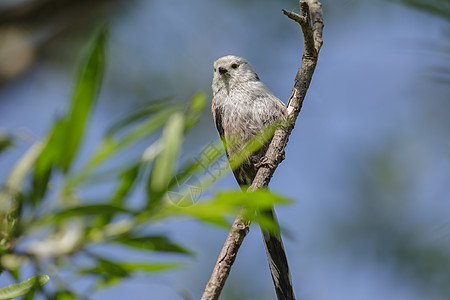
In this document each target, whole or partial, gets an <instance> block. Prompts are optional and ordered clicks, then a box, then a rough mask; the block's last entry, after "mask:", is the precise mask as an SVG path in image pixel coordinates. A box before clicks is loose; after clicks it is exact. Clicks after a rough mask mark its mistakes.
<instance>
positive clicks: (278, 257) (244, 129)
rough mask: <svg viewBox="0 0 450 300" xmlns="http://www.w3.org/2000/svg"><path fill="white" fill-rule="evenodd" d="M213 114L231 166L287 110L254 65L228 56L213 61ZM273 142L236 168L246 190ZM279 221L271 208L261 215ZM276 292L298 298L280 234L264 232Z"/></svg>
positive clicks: (290, 297)
mask: <svg viewBox="0 0 450 300" xmlns="http://www.w3.org/2000/svg"><path fill="white" fill-rule="evenodd" d="M212 91H213V99H212V104H211V111H212V115H213V119H214V123H215V125H216V128H217V131H218V133H219V136H220V138H221V139H222V141H223V144H224V147H225V152H226V154H227V156H228V159H229V160H230V164H231V165H233V164H232V161H231V160H232V159H233V154H235V153H236V152H237V151H238V150H241V149H242V148H243V146H244V145H245V144H246V143H247V142H249V141H250V140H252V138H254V137H255V136H256V135H257V134H259V133H260V132H261V131H263V130H264V129H265V128H267V126H269V125H271V124H274V123H275V122H277V121H283V120H286V119H287V109H286V106H285V105H284V103H283V102H282V101H281V100H280V99H278V98H277V97H276V96H275V95H274V94H273V93H272V92H271V91H270V89H269V88H268V87H267V86H266V85H265V84H264V83H263V82H262V81H261V80H260V79H259V77H258V75H257V74H256V72H255V70H254V69H253V67H252V65H251V64H250V63H249V62H248V61H247V60H246V59H244V58H242V57H239V56H235V55H227V56H223V57H221V58H219V59H217V60H216V61H215V62H214V75H213V80H212ZM269 144H270V140H269V141H267V142H265V143H264V144H263V145H262V146H261V147H260V148H259V149H258V150H256V151H255V152H253V153H246V154H247V155H246V157H245V159H244V160H243V161H242V162H241V163H240V164H239V165H238V166H235V168H234V169H233V174H234V177H235V178H236V181H237V182H238V184H239V186H240V187H241V189H242V190H243V191H246V189H247V187H248V186H250V185H251V184H252V182H253V179H254V178H255V176H256V173H257V172H258V168H259V167H260V166H261V164H262V163H263V161H264V157H265V154H266V151H267V149H268V146H269ZM262 213H264V214H265V216H268V217H270V218H272V219H273V221H274V222H276V223H277V222H278V221H277V219H276V215H275V211H274V210H273V208H272V209H269V210H266V211H264V212H262ZM261 230H262V233H263V238H264V244H265V248H266V253H267V258H268V261H269V268H270V271H271V275H272V279H273V282H274V285H275V291H276V293H277V297H278V299H290V300H291V299H295V298H294V294H293V288H292V282H291V276H290V272H289V267H288V263H287V258H286V253H285V250H284V247H283V242H282V240H281V235H280V233H279V232H270V233H269V232H268V231H267V230H264V229H261Z"/></svg>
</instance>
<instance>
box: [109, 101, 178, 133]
mask: <svg viewBox="0 0 450 300" xmlns="http://www.w3.org/2000/svg"><path fill="white" fill-rule="evenodd" d="M179 104H180V103H176V104H174V103H171V98H170V97H166V98H162V99H158V100H152V101H151V102H150V103H146V104H144V105H142V106H139V107H136V108H134V109H133V111H132V112H130V113H128V114H127V115H126V116H125V117H123V118H122V119H120V120H119V121H117V122H115V123H114V124H113V125H112V126H111V127H110V128H109V129H108V130H107V132H106V135H108V136H112V135H115V134H117V133H118V132H119V131H121V130H123V129H124V128H126V127H127V126H129V125H131V124H133V123H135V122H137V121H140V120H142V119H144V118H147V117H150V116H152V115H154V114H156V113H159V112H161V111H163V110H165V109H167V108H168V107H173V106H177V105H179Z"/></svg>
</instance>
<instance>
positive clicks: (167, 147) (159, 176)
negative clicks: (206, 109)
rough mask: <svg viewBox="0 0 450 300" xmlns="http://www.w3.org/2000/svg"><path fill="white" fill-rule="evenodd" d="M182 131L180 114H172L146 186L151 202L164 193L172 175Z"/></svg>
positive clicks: (182, 120)
mask: <svg viewBox="0 0 450 300" xmlns="http://www.w3.org/2000/svg"><path fill="white" fill-rule="evenodd" d="M183 130H184V117H183V115H182V114H181V113H175V114H173V115H172V116H171V117H170V118H169V120H168V121H167V124H166V126H165V127H164V131H163V134H162V140H161V142H162V147H163V148H162V149H163V150H162V152H161V154H160V155H159V156H158V157H157V158H156V161H155V164H154V166H153V169H152V172H151V175H150V178H149V183H148V186H147V192H148V195H149V198H150V199H151V200H153V201H158V199H159V198H160V197H161V196H162V195H163V194H164V193H165V191H166V190H167V188H168V186H169V183H170V181H171V179H172V177H173V175H174V170H175V162H176V159H177V157H178V152H179V150H180V147H181V143H182V141H183ZM153 204H156V203H153ZM149 205H152V203H149Z"/></svg>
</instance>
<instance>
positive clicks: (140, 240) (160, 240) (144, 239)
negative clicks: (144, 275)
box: [111, 235, 191, 254]
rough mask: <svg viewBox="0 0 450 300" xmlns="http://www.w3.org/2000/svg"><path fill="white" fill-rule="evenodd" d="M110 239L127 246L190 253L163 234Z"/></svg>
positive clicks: (124, 236) (123, 236)
mask: <svg viewBox="0 0 450 300" xmlns="http://www.w3.org/2000/svg"><path fill="white" fill-rule="evenodd" d="M111 241H112V242H115V243H120V244H123V245H126V246H129V247H133V248H138V249H144V250H153V251H162V252H176V253H184V254H191V252H190V251H188V250H186V249H185V248H183V247H182V246H180V245H178V244H176V243H174V242H172V241H171V240H170V239H169V238H168V237H166V236H163V235H149V236H133V235H122V236H119V237H116V238H114V239H112V240H111Z"/></svg>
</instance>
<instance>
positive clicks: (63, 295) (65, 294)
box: [51, 291, 77, 300]
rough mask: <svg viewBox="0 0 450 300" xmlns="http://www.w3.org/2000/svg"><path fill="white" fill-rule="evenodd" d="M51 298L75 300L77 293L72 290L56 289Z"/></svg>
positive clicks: (53, 299) (54, 299)
mask: <svg viewBox="0 0 450 300" xmlns="http://www.w3.org/2000/svg"><path fill="white" fill-rule="evenodd" d="M51 299H52V300H75V299H77V295H76V294H75V293H73V292H72V291H57V292H56V294H55V295H54V296H53V297H52V298H51Z"/></svg>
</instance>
